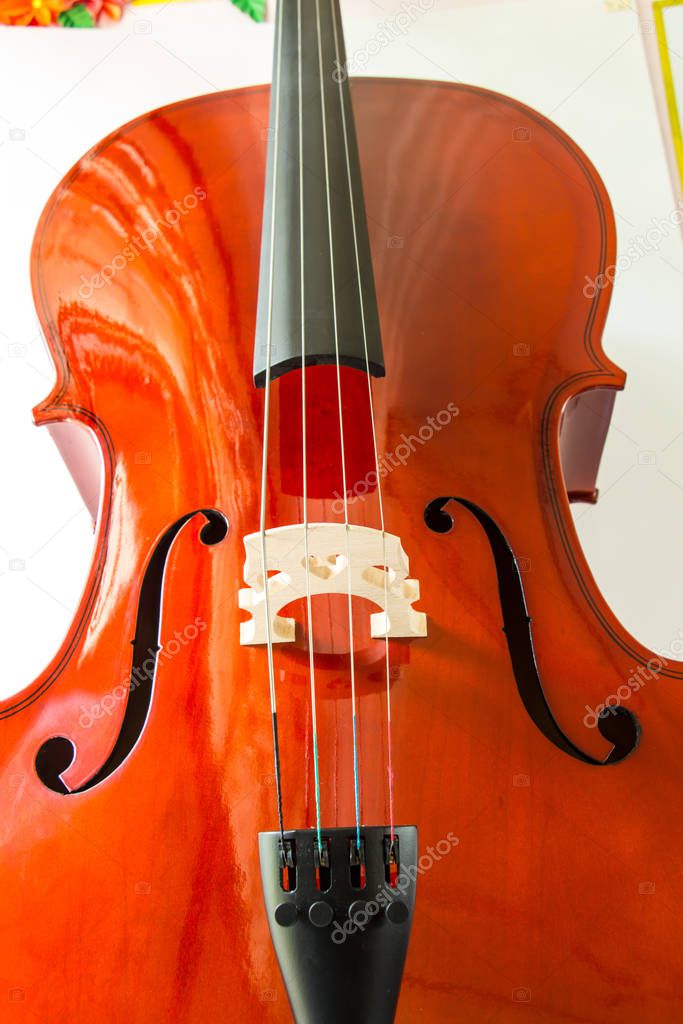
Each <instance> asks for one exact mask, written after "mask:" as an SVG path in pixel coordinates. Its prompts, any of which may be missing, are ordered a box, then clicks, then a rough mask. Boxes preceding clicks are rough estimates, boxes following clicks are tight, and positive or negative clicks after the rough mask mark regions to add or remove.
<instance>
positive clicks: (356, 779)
mask: <svg viewBox="0 0 683 1024" xmlns="http://www.w3.org/2000/svg"><path fill="white" fill-rule="evenodd" d="M315 13H316V24H317V31H318V66H319V71H320V108H321V112H322V128H323V154H324V160H325V189H326V196H327V228H328V235H329V243H330V274H331V283H332V318H333V324H334V349H335V356H336V365H337V400H338V404H339V436H340V442H341V463H342V492H343V495H344V534H345V557H346V580H347V598H348V617H349V655H350V670H351V726H352V734H353V791H354V802H355V810H356V843H357V848H358V849H359V850H360V770H359V756H358V716H357V712H356V706H357V705H356V670H355V657H354V648H353V601H352V597H351V527H350V524H349V503H348V496H347V489H346V451H345V445H344V410H343V403H342V390H341V364H340V359H339V325H338V322H337V293H336V285H335V276H334V242H333V231H332V204H331V197H330V173H329V154H328V151H327V116H326V112H325V88H324V77H323V53H322V35H321V31H320V0H315Z"/></svg>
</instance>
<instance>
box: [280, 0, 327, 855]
mask: <svg viewBox="0 0 683 1024" xmlns="http://www.w3.org/2000/svg"><path fill="white" fill-rule="evenodd" d="M282 2H284V0H281V3H282ZM297 14H298V29H297V31H298V45H299V237H300V250H301V254H300V255H301V263H300V274H301V435H302V446H303V458H302V463H303V477H304V480H303V506H304V517H303V518H304V559H305V564H306V613H307V617H308V658H309V678H310V685H311V727H312V730H313V771H314V776H315V820H316V829H317V833H318V850H319V851H321V852H322V830H321V824H320V758H319V751H318V714H317V706H316V695H315V654H314V651H313V612H312V609H311V578H310V556H309V550H308V457H307V452H306V448H307V424H306V326H305V315H306V307H305V284H304V271H305V266H304V125H303V70H302V64H303V60H302V46H301V0H297Z"/></svg>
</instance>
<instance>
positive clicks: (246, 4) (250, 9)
mask: <svg viewBox="0 0 683 1024" xmlns="http://www.w3.org/2000/svg"><path fill="white" fill-rule="evenodd" d="M232 2H233V3H234V5H235V7H239V9H240V10H241V11H244V13H245V14H248V15H249V17H250V18H253V19H254V21H263V19H264V18H265V16H266V0H232Z"/></svg>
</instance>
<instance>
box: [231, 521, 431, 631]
mask: <svg viewBox="0 0 683 1024" xmlns="http://www.w3.org/2000/svg"><path fill="white" fill-rule="evenodd" d="M346 529H347V528H346V526H345V525H344V523H310V524H309V525H308V538H307V541H308V572H307V564H306V537H305V532H304V530H305V528H304V526H303V525H302V524H296V525H293V526H281V527H277V528H274V529H272V530H267V531H266V536H265V543H266V562H267V573H266V575H267V579H268V605H269V611H270V619H271V630H270V633H271V641H272V642H273V643H292V642H293V641H294V640H295V638H296V621H295V619H291V618H287V617H285V616H282V615H280V611H281V610H282V609H283V608H284V607H285V606H286V605H288V604H289V603H290V602H291V601H295V600H297V599H298V598H302V597H306V595H307V592H308V588H310V594H311V597H317V596H318V595H320V594H347V593H348V591H349V584H350V590H351V594H352V595H353V596H354V597H363V598H366V599H367V600H368V601H370V602H372V604H375V605H378V606H379V608H380V609H381V611H379V612H374V613H372V614H371V615H370V632H371V635H372V636H373V637H375V638H376V639H382V638H383V637H384V636H385V635H386V636H388V637H389V638H395V637H420V636H426V635H427V616H426V615H425V614H424V612H420V611H416V610H415V608H413V604H414V603H415V602H416V601H417V600H418V599H419V597H420V584H419V582H418V581H417V580H415V579H409V578H408V556H407V555H406V553H405V551H404V550H403V546H402V544H401V541H400V539H399V538H398V537H396V536H395V535H394V534H391V533H385V534H384V536H383V535H382V531H381V530H374V529H372V528H371V527H368V526H349V527H348V530H349V534H348V538H347V535H346ZM244 548H245V553H246V561H245V565H244V582H245V583H246V584H247V586H246V587H245V588H243V589H242V590H240V591H239V606H240V608H243V609H244V610H245V611H248V612H250V613H251V618H250V619H248V620H247V621H246V622H242V623H240V643H242V644H245V645H246V644H265V643H267V642H268V632H267V629H266V599H265V598H266V595H265V588H264V578H263V568H262V550H261V534H260V533H250V534H249V535H248V536H247V537H245V538H244ZM347 557H348V562H347ZM349 563H350V571H349ZM307 577H308V580H307Z"/></svg>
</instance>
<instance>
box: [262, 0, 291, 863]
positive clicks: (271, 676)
mask: <svg viewBox="0 0 683 1024" xmlns="http://www.w3.org/2000/svg"><path fill="white" fill-rule="evenodd" d="M283 6H284V0H280V3H279V4H278V26H277V32H278V34H279V38H278V47H277V58H276V67H275V76H274V82H273V84H274V87H275V102H274V108H275V139H274V147H273V189H272V209H271V219H270V267H269V281H268V329H267V342H266V386H265V400H264V405H265V408H264V414H263V461H262V464H261V514H260V527H259V530H260V534H261V573H262V578H263V595H264V601H265V613H266V639H267V644H268V682H269V687H270V714H271V720H272V725H273V756H274V759H275V787H276V794H277V815H278V823H279V829H280V841H281V843H282V844H283V845H284V831H285V829H284V819H283V814H282V772H281V766H280V741H279V734H278V722H277V698H276V694H275V667H274V664H273V637H272V631H271V630H272V623H271V619H270V595H269V593H268V571H267V565H268V559H267V556H266V491H267V486H268V438H269V433H270V360H271V351H272V341H273V270H274V262H275V207H276V199H277V180H278V162H279V161H278V157H279V153H278V149H279V137H280V69H281V65H282V9H283Z"/></svg>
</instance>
